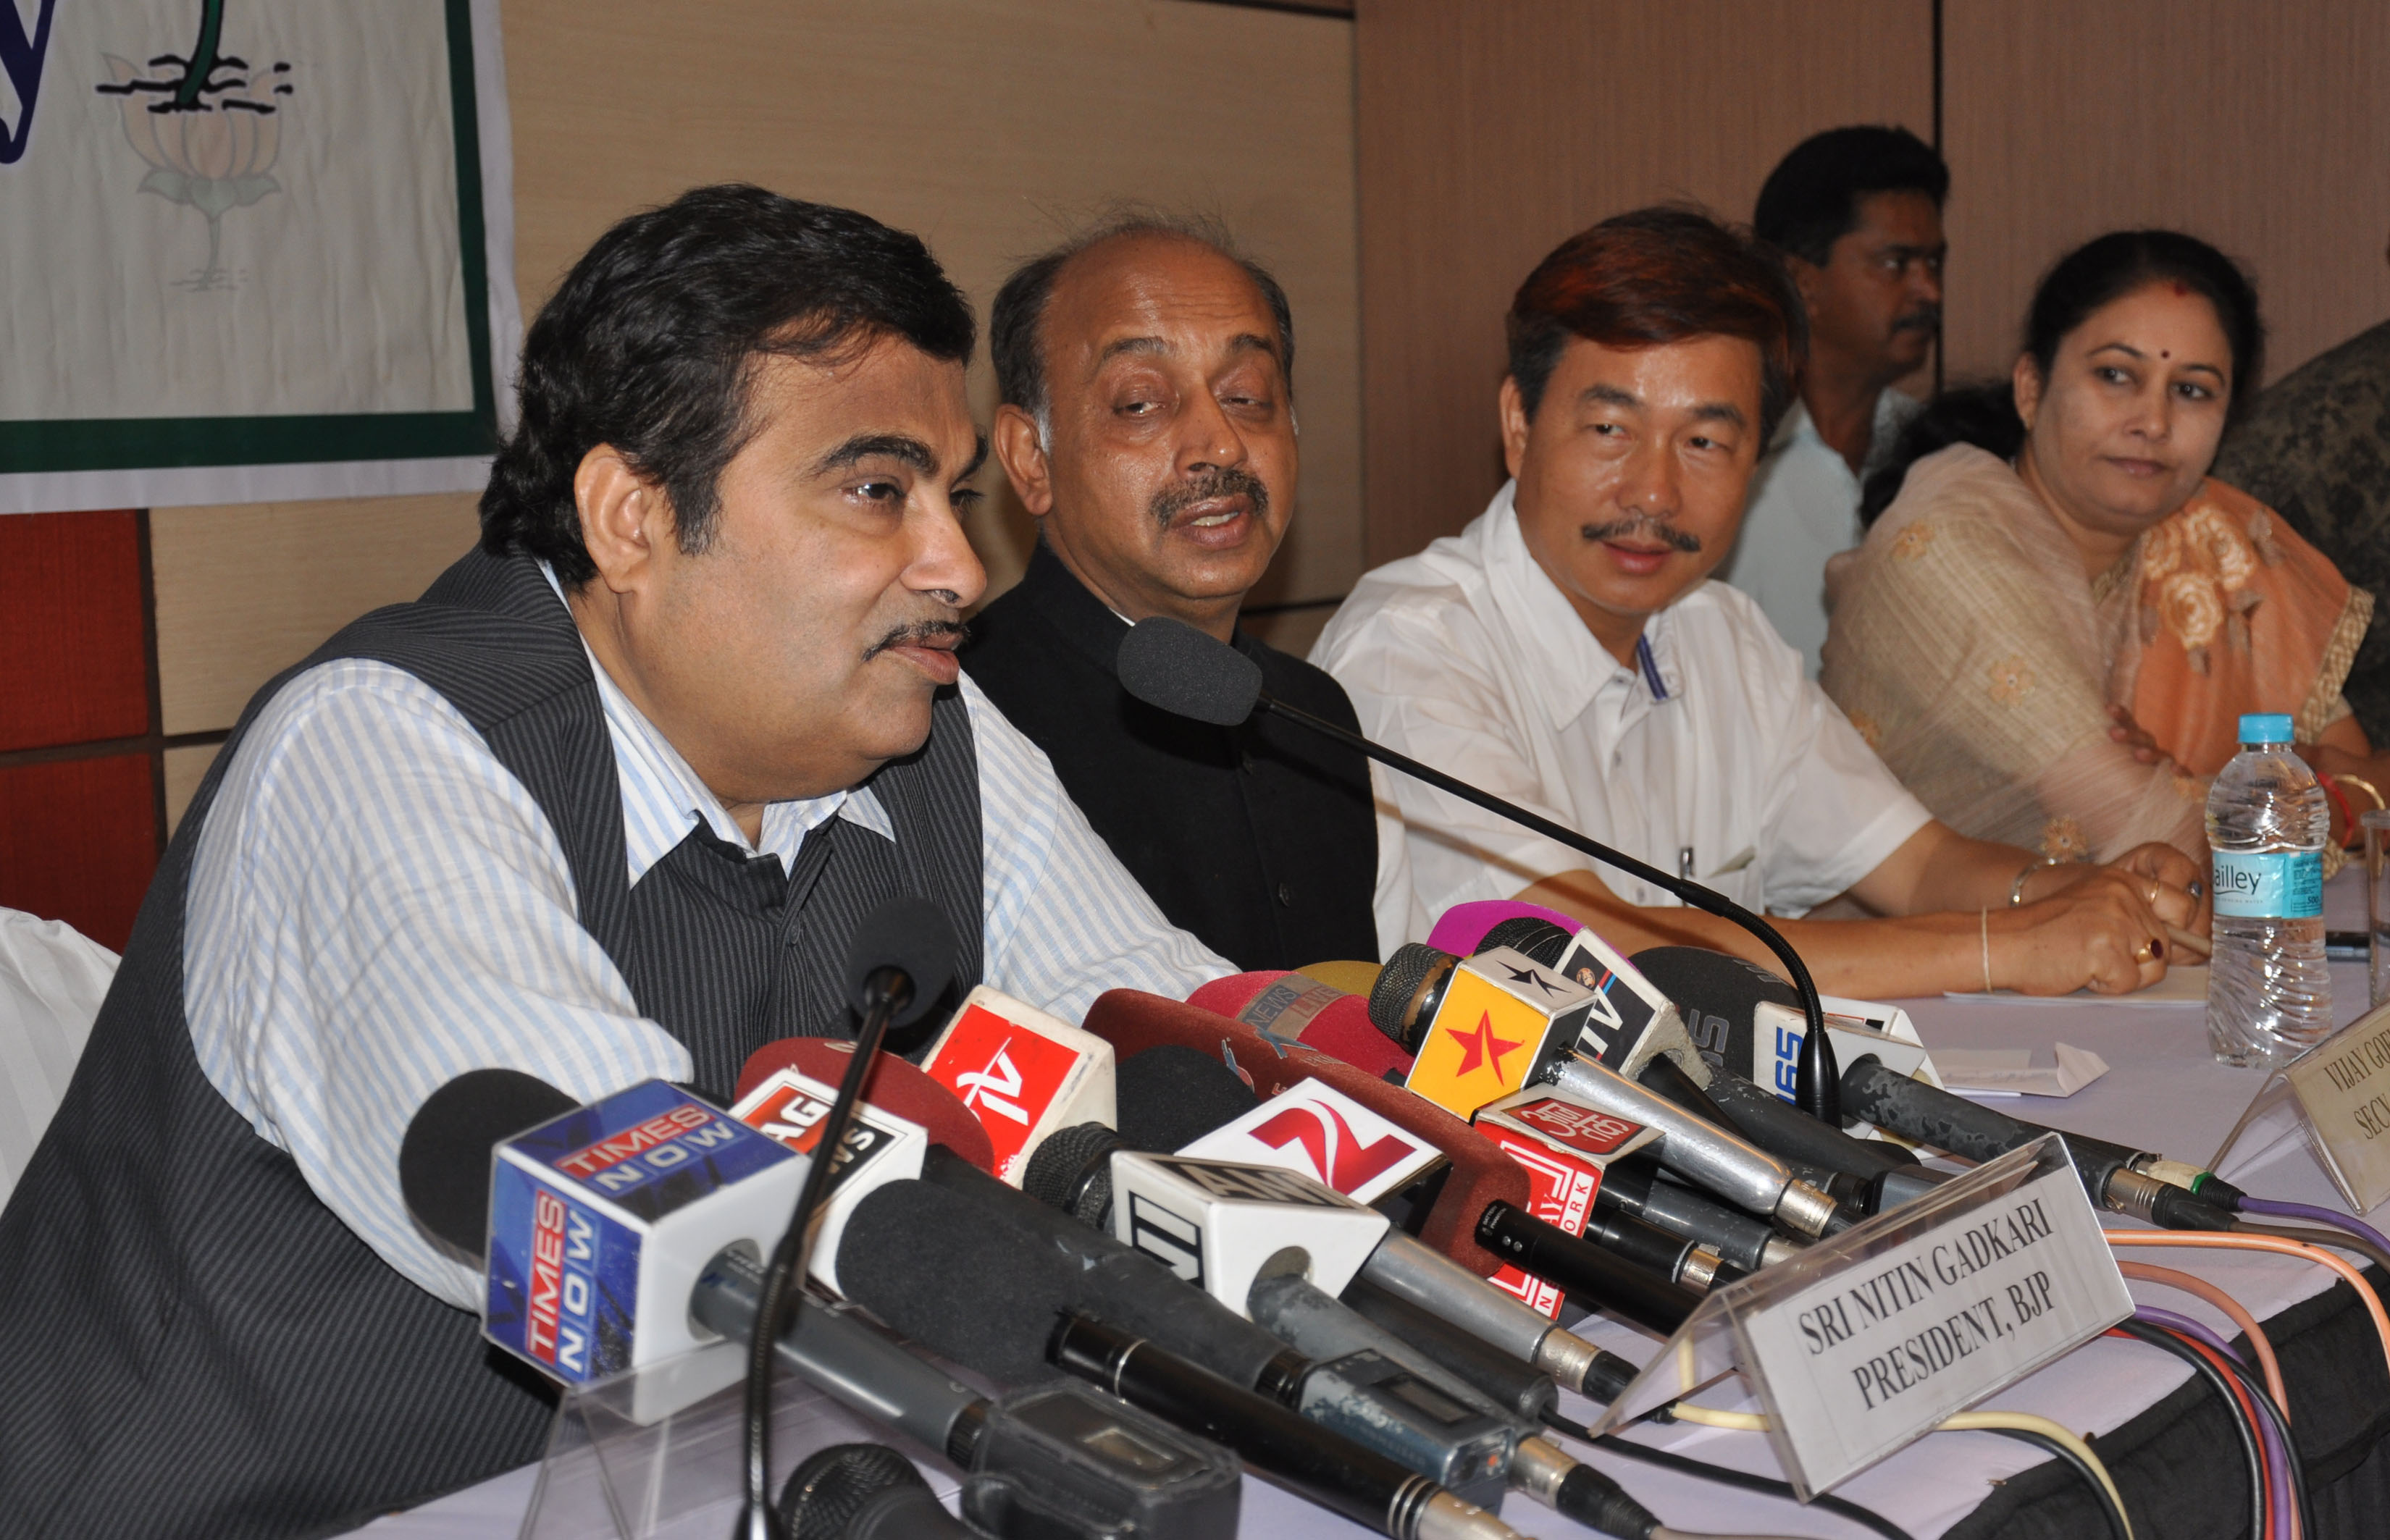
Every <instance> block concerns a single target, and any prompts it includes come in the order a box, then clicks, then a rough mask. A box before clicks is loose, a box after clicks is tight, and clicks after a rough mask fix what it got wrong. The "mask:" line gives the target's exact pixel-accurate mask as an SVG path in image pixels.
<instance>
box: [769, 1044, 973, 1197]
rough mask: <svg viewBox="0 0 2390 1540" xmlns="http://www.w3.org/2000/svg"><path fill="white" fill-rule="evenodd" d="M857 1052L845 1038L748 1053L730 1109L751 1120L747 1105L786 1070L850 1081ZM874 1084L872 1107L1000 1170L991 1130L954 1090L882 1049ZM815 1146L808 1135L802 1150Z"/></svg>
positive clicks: (821, 1080)
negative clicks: (990, 1140)
mask: <svg viewBox="0 0 2390 1540" xmlns="http://www.w3.org/2000/svg"><path fill="white" fill-rule="evenodd" d="M853 1057H854V1044H852V1043H850V1042H848V1041H846V1040H845V1039H844V1038H840V1037H784V1038H782V1039H780V1040H779V1041H778V1042H777V1043H766V1044H765V1045H764V1046H762V1047H760V1048H758V1049H756V1050H755V1051H754V1052H753V1053H752V1054H750V1055H748V1056H747V1062H746V1064H745V1066H744V1067H742V1068H741V1069H740V1070H739V1085H738V1089H737V1090H736V1091H735V1092H733V1093H732V1094H733V1095H734V1096H736V1097H738V1098H739V1099H738V1100H736V1101H734V1102H732V1103H731V1110H733V1111H734V1112H736V1113H737V1114H738V1115H739V1116H740V1117H741V1118H747V1117H748V1114H747V1111H746V1108H747V1105H748V1103H749V1102H750V1101H752V1100H753V1099H754V1097H755V1093H756V1092H757V1090H759V1089H760V1088H761V1087H762V1086H763V1085H764V1084H765V1083H766V1082H769V1081H772V1080H774V1079H775V1077H777V1076H779V1075H781V1074H783V1073H784V1072H786V1073H790V1074H795V1075H800V1076H803V1078H805V1079H807V1080H810V1081H813V1082H815V1083H816V1084H827V1085H836V1084H838V1083H839V1082H840V1081H841V1080H842V1079H844V1078H845V1075H846V1070H847V1065H848V1063H849V1062H850V1061H851V1059H853ZM870 1085H871V1091H870V1099H869V1102H868V1103H867V1105H869V1106H871V1107H874V1108H876V1109H878V1110H880V1111H882V1112H885V1113H888V1114H890V1115H891V1116H893V1117H898V1118H902V1119H904V1120H905V1121H906V1122H907V1123H918V1124H919V1125H920V1126H921V1128H922V1129H923V1130H924V1131H925V1132H927V1133H928V1135H929V1136H930V1143H932V1144H942V1145H944V1146H945V1147H946V1148H947V1149H951V1150H953V1151H954V1152H955V1153H956V1154H957V1155H959V1156H961V1157H962V1158H963V1159H964V1160H966V1161H970V1163H971V1164H973V1165H975V1166H977V1167H979V1168H980V1169H981V1170H982V1171H993V1170H995V1169H996V1152H995V1149H993V1147H991V1146H990V1145H989V1143H988V1138H987V1130H986V1129H984V1128H983V1127H981V1126H980V1123H979V1120H978V1119H977V1118H975V1117H973V1116H971V1113H970V1109H969V1108H967V1107H965V1106H964V1105H963V1104H962V1103H961V1101H959V1100H958V1099H957V1098H956V1097H955V1094H954V1093H953V1092H952V1091H949V1090H947V1089H946V1088H945V1087H944V1086H943V1085H941V1084H938V1083H937V1082H936V1081H934V1080H932V1079H931V1078H930V1077H929V1076H928V1075H926V1074H924V1073H923V1072H921V1069H920V1067H919V1065H916V1064H914V1063H912V1062H910V1061H909V1060H907V1059H900V1058H898V1057H897V1056H896V1055H894V1054H893V1053H888V1052H884V1051H883V1052H882V1053H881V1054H880V1058H879V1059H878V1060H877V1061H876V1062H875V1063H874V1064H873V1065H872V1066H871V1081H870ZM748 1123H749V1126H751V1127H761V1126H762V1124H761V1123H755V1122H754V1121H753V1119H752V1118H748ZM812 1144H813V1140H812V1138H811V1137H810V1136H808V1137H807V1138H806V1140H805V1143H804V1146H803V1148H804V1149H811V1148H812ZM792 1148H793V1147H792Z"/></svg>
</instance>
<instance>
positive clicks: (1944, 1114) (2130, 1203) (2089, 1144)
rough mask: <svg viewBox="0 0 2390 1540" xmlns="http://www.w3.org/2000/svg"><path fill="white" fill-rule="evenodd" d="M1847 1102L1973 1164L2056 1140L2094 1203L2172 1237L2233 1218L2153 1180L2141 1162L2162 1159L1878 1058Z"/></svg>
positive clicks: (1860, 1064) (1851, 1076) (1853, 1076)
mask: <svg viewBox="0 0 2390 1540" xmlns="http://www.w3.org/2000/svg"><path fill="white" fill-rule="evenodd" d="M1843 1095H1844V1100H1845V1102H1846V1103H1847V1104H1848V1105H1849V1106H1850V1107H1851V1109H1852V1110H1854V1111H1856V1112H1857V1114H1858V1115H1859V1116H1861V1117H1863V1118H1865V1119H1867V1120H1868V1121H1869V1122H1870V1123H1875V1124H1877V1125H1878V1126H1880V1127H1883V1128H1889V1129H1891V1130H1892V1131H1893V1132H1894V1133H1895V1134H1898V1135H1901V1136H1904V1137H1906V1138H1911V1139H1915V1140H1917V1141H1918V1142H1920V1143H1921V1144H1928V1145H1931V1146H1933V1147H1934V1149H1947V1150H1948V1151H1949V1152H1950V1153H1951V1154H1953V1155H1957V1156H1960V1157H1962V1158H1964V1159H1966V1160H1970V1161H1988V1160H1992V1159H1994V1158H1995V1157H1997V1156H2000V1155H2005V1154H2007V1153H2008V1152H2009V1151H2010V1150H2011V1149H2019V1148H2021V1147H2023V1146H2024V1145H2028V1144H2031V1143H2032V1142H2033V1141H2034V1140H2036V1139H2037V1138H2040V1137H2041V1136H2043V1135H2045V1134H2051V1133H2055V1134H2057V1135H2058V1136H2059V1138H2060V1140H2061V1141H2062V1143H2063V1144H2064V1145H2065V1147H2066V1158H2067V1160H2068V1161H2071V1162H2072V1163H2073V1164H2074V1166H2075V1175H2076V1176H2078V1177H2080V1178H2081V1179H2082V1182H2083V1190H2084V1191H2085V1192H2086V1193H2088V1194H2089V1195H2090V1198H2091V1201H2092V1202H2094V1203H2096V1204H2098V1205H2099V1206H2100V1207H2101V1208H2104V1209H2108V1210H2111V1211H2113V1212H2114V1213H2127V1214H2131V1215H2132V1216H2133V1217H2134V1218H2136V1219H2145V1220H2148V1221H2149V1222H2150V1223H2151V1224H2153V1225H2157V1226H2163V1227H2165V1228H2166V1229H2169V1230H2229V1229H2230V1228H2232V1227H2233V1220H2232V1216H2231V1215H2230V1214H2229V1213H2225V1212H2224V1211H2223V1210H2222V1209H2219V1208H2217V1206H2216V1205H2215V1204H2213V1203H2210V1202H2208V1201H2207V1200H2205V1199H2204V1198H2200V1197H2198V1196H2196V1195H2194V1194H2193V1193H2191V1191H2190V1190H2189V1189H2187V1188H2184V1187H2177V1186H2175V1185H2174V1184H2173V1183H2171V1182H2166V1181H2162V1180H2160V1179H2159V1178H2157V1177H2155V1176H2150V1175H2146V1174H2143V1173H2141V1172H2140V1171H2139V1170H2137V1169H2136V1166H2137V1164H2138V1163H2139V1162H2142V1161H2152V1160H2156V1159H2158V1157H2156V1156H2152V1155H2150V1154H2149V1153H2147V1152H2146V1151H2141V1150H2133V1149H2126V1148H2125V1147H2124V1146H2123V1145H2116V1144H2110V1143H2109V1142H2108V1141H2106V1140H2105V1139H2095V1138H2092V1137H2090V1136H2088V1135H2083V1134H2069V1133H2066V1132H2065V1131H2064V1130H2062V1129H2050V1128H2044V1127H2042V1126H2041V1125H2040V1124H2039V1123H2026V1122H2024V1120H2022V1119H2020V1118H2011V1117H2010V1116H2008V1115H2007V1114H2006V1113H2003V1112H1995V1111H1993V1110H1991V1109H1990V1108H1988V1107H1982V1106H1978V1105H1977V1104H1976V1103H1974V1102H1972V1101H1969V1100H1968V1099H1967V1098H1966V1097H1960V1096H1953V1095H1952V1094H1951V1093H1949V1092H1948V1091H1945V1090H1943V1089H1942V1088H1941V1087H1939V1086H1936V1085H1928V1084H1925V1083H1924V1082H1923V1081H1921V1080H1912V1079H1910V1078H1909V1077H1908V1076H1907V1075H1904V1074H1901V1073H1899V1072H1896V1071H1895V1070H1892V1069H1890V1068H1888V1067H1886V1066H1885V1065H1884V1064H1883V1062H1882V1060H1880V1059H1876V1058H1875V1057H1874V1056H1873V1055H1872V1054H1870V1055H1869V1056H1867V1057H1865V1058H1862V1059H1859V1060H1858V1061H1857V1063H1855V1064H1853V1065H1852V1066H1851V1067H1850V1069H1849V1071H1848V1072H1845V1073H1844V1076H1843Z"/></svg>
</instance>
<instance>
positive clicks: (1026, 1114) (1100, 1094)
mask: <svg viewBox="0 0 2390 1540" xmlns="http://www.w3.org/2000/svg"><path fill="white" fill-rule="evenodd" d="M921 1068H922V1069H923V1070H924V1071H925V1072H927V1073H928V1074H929V1077H930V1078H931V1079H932V1080H933V1081H936V1082H937V1083H938V1084H941V1085H944V1087H946V1089H948V1090H950V1091H952V1092H953V1093H954V1094H955V1095H956V1096H957V1097H958V1098H960V1100H961V1101H962V1104H963V1106H965V1107H966V1108H968V1109H970V1112H971V1114H972V1115H973V1116H975V1117H976V1118H978V1119H979V1122H980V1126H981V1127H982V1128H983V1129H985V1130H986V1132H987V1138H988V1143H989V1146H990V1148H991V1149H993V1150H994V1152H995V1163H994V1165H993V1166H991V1167H990V1169H991V1170H993V1171H994V1172H995V1173H996V1175H998V1176H1000V1177H1002V1178H1003V1179H1004V1180H1006V1181H1008V1182H1010V1183H1012V1184H1013V1185H1014V1186H1016V1187H1017V1186H1019V1185H1020V1182H1021V1174H1022V1169H1023V1168H1024V1167H1025V1166H1026V1165H1027V1163H1028V1156H1029V1151H1030V1150H1032V1149H1035V1148H1036V1147H1037V1145H1038V1143H1039V1142H1040V1141H1041V1140H1043V1139H1045V1138H1046V1137H1047V1136H1049V1135H1051V1134H1052V1133H1053V1132H1054V1131H1055V1130H1056V1129H1060V1128H1068V1127H1070V1126H1072V1125H1073V1124H1074V1123H1111V1121H1112V1120H1113V1118H1114V1116H1115V1115H1116V1112H1115V1105H1116V1104H1115V1091H1114V1081H1113V1065H1112V1048H1111V1044H1109V1043H1106V1042H1105V1041H1104V1040H1103V1039H1102V1038H1100V1037H1097V1036H1095V1035H1094V1034H1092V1033H1086V1032H1082V1031H1080V1030H1079V1029H1078V1028H1077V1027H1074V1026H1072V1025H1071V1024H1070V1023H1069V1022H1067V1021H1064V1020H1060V1018H1057V1017H1053V1016H1049V1015H1047V1013H1046V1012H1044V1011H1042V1010H1039V1009H1038V1008H1037V1007H1034V1006H1032V1005H1028V1004H1025V1003H1023V1002H1022V1001H1020V1000H1016V999H1014V998H1013V997H1012V996H1011V995H1007V994H1005V993H1004V992H1003V991H1001V990H996V989H990V988H989V987H988V986H987V985H985V984H982V985H980V986H979V987H978V988H976V989H974V990H972V991H971V992H970V995H968V996H967V997H966V998H965V999H964V1001H963V1004H962V1008H961V1009H960V1010H957V1011H956V1012H955V1017H954V1020H952V1021H949V1022H948V1023H947V1024H946V1030H945V1031H944V1033H942V1034H940V1036H939V1038H938V1040H937V1042H936V1044H935V1045H933V1046H932V1047H931V1049H930V1051H929V1054H928V1056H927V1057H926V1058H925V1059H923V1060H922V1063H921Z"/></svg>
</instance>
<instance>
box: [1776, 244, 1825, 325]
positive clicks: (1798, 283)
mask: <svg viewBox="0 0 2390 1540" xmlns="http://www.w3.org/2000/svg"><path fill="white" fill-rule="evenodd" d="M1784 271H1785V272H1786V273H1788V274H1790V275H1791V276H1792V287H1793V288H1794V289H1797V290H1799V291H1800V295H1801V308H1802V309H1803V310H1805V311H1807V312H1808V313H1809V314H1812V315H1815V314H1818V285H1819V284H1821V283H1823V282H1824V281H1825V278H1826V270H1825V269H1824V268H1822V267H1820V266H1818V264H1817V263H1814V262H1811V261H1810V260H1809V259H1808V258H1806V257H1796V256H1794V255H1793V254H1792V252H1790V251H1787V252H1785V253H1784Z"/></svg>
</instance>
